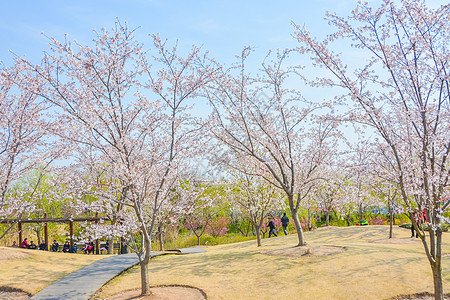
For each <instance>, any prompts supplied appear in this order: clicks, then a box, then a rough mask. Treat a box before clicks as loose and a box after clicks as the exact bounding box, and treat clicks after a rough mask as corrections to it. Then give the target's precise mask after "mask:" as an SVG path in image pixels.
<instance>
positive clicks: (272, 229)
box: [267, 218, 278, 237]
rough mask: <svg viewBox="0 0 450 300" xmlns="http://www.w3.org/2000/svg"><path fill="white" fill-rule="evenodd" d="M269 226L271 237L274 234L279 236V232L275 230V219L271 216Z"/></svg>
mask: <svg viewBox="0 0 450 300" xmlns="http://www.w3.org/2000/svg"><path fill="white" fill-rule="evenodd" d="M267 227H269V229H270V230H269V237H271V236H272V234H273V235H274V236H278V235H277V233H276V232H275V223H273V219H272V218H269V223H267Z"/></svg>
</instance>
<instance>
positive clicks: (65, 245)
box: [62, 241, 70, 253]
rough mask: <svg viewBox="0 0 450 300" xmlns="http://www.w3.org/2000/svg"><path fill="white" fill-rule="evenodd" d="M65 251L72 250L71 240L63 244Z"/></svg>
mask: <svg viewBox="0 0 450 300" xmlns="http://www.w3.org/2000/svg"><path fill="white" fill-rule="evenodd" d="M62 251H63V252H64V253H69V252H70V244H69V241H66V243H65V244H64V245H63V250H62Z"/></svg>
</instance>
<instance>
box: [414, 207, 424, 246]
mask: <svg viewBox="0 0 450 300" xmlns="http://www.w3.org/2000/svg"><path fill="white" fill-rule="evenodd" d="M421 219H422V217H421V216H420V212H419V209H418V208H416V209H415V210H414V211H413V212H412V216H411V238H412V239H414V230H415V228H414V223H416V224H417V227H418V228H420V227H421V223H422V222H421ZM418 237H419V233H418V232H417V230H416V238H418Z"/></svg>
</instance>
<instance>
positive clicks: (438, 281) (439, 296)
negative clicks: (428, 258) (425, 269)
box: [431, 264, 444, 300]
mask: <svg viewBox="0 0 450 300" xmlns="http://www.w3.org/2000/svg"><path fill="white" fill-rule="evenodd" d="M431 269H432V270H433V282H434V299H435V300H444V289H443V287H442V270H441V266H440V264H439V266H432V267H431Z"/></svg>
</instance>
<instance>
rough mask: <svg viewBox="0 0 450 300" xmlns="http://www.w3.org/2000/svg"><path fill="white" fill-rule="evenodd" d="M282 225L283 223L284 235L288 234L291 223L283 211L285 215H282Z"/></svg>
mask: <svg viewBox="0 0 450 300" xmlns="http://www.w3.org/2000/svg"><path fill="white" fill-rule="evenodd" d="M281 225H283V231H284V235H288V232H287V227H288V225H289V218H288V217H287V216H286V213H283V217H281Z"/></svg>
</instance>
